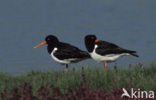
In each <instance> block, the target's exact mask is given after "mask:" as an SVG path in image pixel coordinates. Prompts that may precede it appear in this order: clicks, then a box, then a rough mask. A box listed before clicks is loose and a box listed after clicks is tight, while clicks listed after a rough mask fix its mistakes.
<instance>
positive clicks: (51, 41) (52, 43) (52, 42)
mask: <svg viewBox="0 0 156 100" xmlns="http://www.w3.org/2000/svg"><path fill="white" fill-rule="evenodd" d="M58 43H59V40H58V39H57V37H56V36H54V35H48V36H47V37H46V38H45V41H44V42H42V43H40V44H38V45H37V46H35V47H34V48H38V47H40V46H42V45H45V44H48V47H47V49H48V53H51V52H52V50H53V49H54V48H55V47H57V45H58Z"/></svg>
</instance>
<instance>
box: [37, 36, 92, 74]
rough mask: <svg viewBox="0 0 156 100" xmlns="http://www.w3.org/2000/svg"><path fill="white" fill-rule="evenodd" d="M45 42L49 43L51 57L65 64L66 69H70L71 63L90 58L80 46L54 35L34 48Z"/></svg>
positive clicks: (48, 48)
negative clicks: (60, 39)
mask: <svg viewBox="0 0 156 100" xmlns="http://www.w3.org/2000/svg"><path fill="white" fill-rule="evenodd" d="M44 44H47V45H48V46H47V50H48V53H49V54H50V55H51V57H52V58H53V59H54V60H55V61H56V62H58V63H60V64H63V65H64V64H65V65H66V68H65V71H66V72H67V71H68V64H69V63H76V62H79V61H81V60H84V59H87V58H90V55H89V54H88V53H87V52H85V51H82V50H80V49H79V48H77V47H75V46H72V45H70V44H68V43H63V42H60V41H59V40H58V38H57V37H56V36H54V35H49V36H47V37H46V38H45V41H44V42H42V43H40V44H39V45H37V46H35V47H34V48H38V47H40V46H42V45H44Z"/></svg>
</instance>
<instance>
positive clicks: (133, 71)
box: [0, 64, 156, 92]
mask: <svg viewBox="0 0 156 100" xmlns="http://www.w3.org/2000/svg"><path fill="white" fill-rule="evenodd" d="M82 73H83V72H82V70H81V69H77V70H76V71H75V72H72V71H69V72H67V73H63V72H54V71H51V72H35V71H32V72H30V73H27V74H24V75H20V76H16V77H15V76H11V75H9V74H7V73H2V72H1V73H0V91H2V90H3V89H4V88H5V87H7V89H8V90H11V89H12V88H15V87H19V86H21V85H23V84H24V83H25V82H26V83H28V84H29V85H31V86H32V89H33V92H36V91H37V90H38V89H39V88H40V87H41V86H42V85H45V84H46V83H49V84H52V85H53V86H55V87H59V88H61V89H62V91H63V90H64V89H66V88H71V89H74V88H76V87H77V86H79V85H80V84H81V80H82ZM84 75H85V82H84V85H85V84H88V83H89V84H90V86H91V87H92V88H95V89H99V88H100V89H101V90H111V88H112V87H117V88H121V87H130V88H132V87H135V88H142V87H143V88H144V89H145V90H156V65H154V64H151V65H149V66H146V67H141V68H140V67H137V66H134V67H132V68H130V69H117V70H114V69H107V70H104V69H103V68H93V67H91V68H84Z"/></svg>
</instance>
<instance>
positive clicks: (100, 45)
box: [85, 35, 139, 69]
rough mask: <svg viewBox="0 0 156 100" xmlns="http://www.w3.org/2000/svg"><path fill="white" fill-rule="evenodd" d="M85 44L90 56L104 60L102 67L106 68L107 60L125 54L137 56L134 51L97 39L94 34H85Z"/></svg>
mask: <svg viewBox="0 0 156 100" xmlns="http://www.w3.org/2000/svg"><path fill="white" fill-rule="evenodd" d="M85 45H86V48H87V50H88V52H89V54H90V56H91V57H92V58H93V59H94V60H96V61H97V62H102V63H103V62H104V68H105V69H106V68H107V62H113V61H116V60H117V59H118V58H120V57H122V56H126V55H132V56H135V57H139V56H138V55H137V54H136V51H131V50H126V49H123V48H121V47H119V46H117V45H115V44H113V43H110V42H106V41H100V40H97V38H96V36H95V35H87V36H85Z"/></svg>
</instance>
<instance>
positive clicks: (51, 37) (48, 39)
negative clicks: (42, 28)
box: [45, 35, 59, 45]
mask: <svg viewBox="0 0 156 100" xmlns="http://www.w3.org/2000/svg"><path fill="white" fill-rule="evenodd" d="M45 41H46V42H47V44H48V45H56V44H58V43H59V40H58V39H57V37H56V36H54V35H48V36H47V37H46V38H45Z"/></svg>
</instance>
